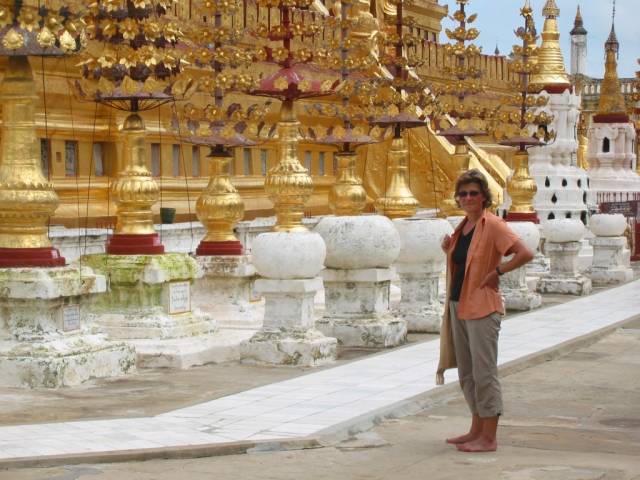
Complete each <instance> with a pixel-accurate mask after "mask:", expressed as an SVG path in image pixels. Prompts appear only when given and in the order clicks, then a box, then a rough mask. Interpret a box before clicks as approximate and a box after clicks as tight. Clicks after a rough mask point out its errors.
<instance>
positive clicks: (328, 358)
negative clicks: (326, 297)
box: [240, 232, 338, 366]
mask: <svg viewBox="0 0 640 480" xmlns="http://www.w3.org/2000/svg"><path fill="white" fill-rule="evenodd" d="M252 247H253V248H252V249H253V260H254V265H255V268H256V270H257V271H258V273H259V274H260V276H261V277H263V278H260V279H258V280H256V282H255V290H256V291H257V292H258V293H260V294H262V295H263V296H264V298H265V310H264V322H263V325H262V328H261V329H260V330H259V331H258V332H257V333H256V334H255V335H253V337H251V339H249V340H247V341H244V342H243V343H242V344H241V345H240V351H241V357H242V362H244V363H257V364H270V365H292V366H318V365H325V364H328V363H331V362H333V361H334V360H335V358H336V354H337V343H338V342H337V341H336V339H335V338H328V337H325V336H324V335H323V334H322V333H321V332H320V331H318V330H316V329H315V327H314V320H315V315H314V305H313V299H314V297H315V295H316V293H317V291H318V290H320V288H321V287H322V281H321V279H320V278H319V277H318V276H317V275H318V273H319V272H320V270H321V269H322V264H323V262H324V258H325V255H326V249H325V245H324V242H323V241H322V238H321V237H320V236H319V235H317V234H315V233H310V232H270V233H263V234H261V235H259V236H258V237H256V238H255V239H254V240H253V246H252Z"/></svg>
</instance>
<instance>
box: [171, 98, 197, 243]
mask: <svg viewBox="0 0 640 480" xmlns="http://www.w3.org/2000/svg"><path fill="white" fill-rule="evenodd" d="M173 114H174V115H175V116H176V118H178V107H177V105H176V99H175V97H174V99H173ZM176 123H177V124H178V141H179V144H180V163H182V171H183V172H184V184H185V188H186V190H187V212H188V214H189V216H188V217H187V219H188V222H189V233H190V234H191V248H190V249H189V250H192V249H193V246H194V245H193V244H194V241H195V240H194V235H193V221H192V220H191V192H190V190H189V179H188V177H187V166H186V162H185V160H184V151H183V149H182V128H181V126H180V119H179V118H178V120H177V122H176ZM198 148H200V147H198ZM192 152H193V150H192ZM192 155H193V153H192ZM198 160H200V159H198ZM191 167H192V168H193V160H191ZM191 174H192V175H193V171H192V172H191ZM189 253H191V252H189Z"/></svg>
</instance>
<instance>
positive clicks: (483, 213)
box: [453, 208, 487, 235]
mask: <svg viewBox="0 0 640 480" xmlns="http://www.w3.org/2000/svg"><path fill="white" fill-rule="evenodd" d="M486 220H487V209H486V208H483V209H482V215H481V216H480V220H479V221H478V222H482V223H483V224H484V223H485V221H486ZM478 222H476V225H477V224H478ZM466 223H467V217H464V220H462V221H461V222H460V224H459V225H458V226H457V227H456V229H455V230H454V232H453V234H454V235H455V234H456V233H458V232H460V231H461V230H462V228H463V227H464V225H465V224H466Z"/></svg>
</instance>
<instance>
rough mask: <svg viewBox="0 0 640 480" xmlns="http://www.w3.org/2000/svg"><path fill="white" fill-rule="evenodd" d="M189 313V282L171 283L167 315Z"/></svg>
mask: <svg viewBox="0 0 640 480" xmlns="http://www.w3.org/2000/svg"><path fill="white" fill-rule="evenodd" d="M190 311H191V282H171V283H170V284H169V314H170V315H175V314H178V313H186V312H190Z"/></svg>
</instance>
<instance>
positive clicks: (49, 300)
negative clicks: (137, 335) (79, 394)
mask: <svg viewBox="0 0 640 480" xmlns="http://www.w3.org/2000/svg"><path fill="white" fill-rule="evenodd" d="M104 290H105V279H104V277H103V276H101V275H95V274H94V273H93V271H92V270H91V269H89V268H85V267H83V268H79V267H77V266H66V267H57V268H16V269H9V268H7V269H0V385H3V386H11V387H31V388H35V387H47V388H55V387H62V386H70V385H78V384H80V383H82V382H84V381H85V380H88V379H90V378H102V377H117V376H121V375H124V374H126V373H128V372H132V371H134V370H135V355H134V352H133V350H132V349H131V348H130V347H128V346H126V345H125V344H123V343H122V342H117V343H116V342H108V341H107V340H106V338H105V336H104V335H96V334H94V333H92V332H91V329H90V327H89V326H88V325H87V322H86V318H87V305H86V303H87V298H88V297H92V296H95V294H97V293H99V292H104Z"/></svg>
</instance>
